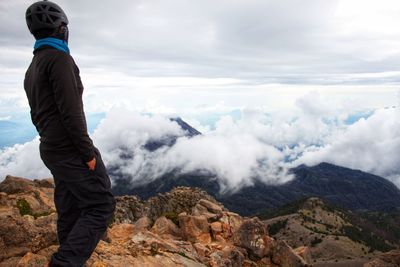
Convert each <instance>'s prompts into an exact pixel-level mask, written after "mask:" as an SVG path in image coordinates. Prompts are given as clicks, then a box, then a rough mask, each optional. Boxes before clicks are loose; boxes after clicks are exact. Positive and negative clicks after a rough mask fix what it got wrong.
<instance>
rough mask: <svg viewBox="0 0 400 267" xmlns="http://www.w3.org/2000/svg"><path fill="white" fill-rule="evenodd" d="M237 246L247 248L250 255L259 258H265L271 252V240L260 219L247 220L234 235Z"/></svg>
mask: <svg viewBox="0 0 400 267" xmlns="http://www.w3.org/2000/svg"><path fill="white" fill-rule="evenodd" d="M233 240H234V243H235V245H237V246H239V247H242V248H245V249H246V250H247V251H248V253H249V254H250V255H252V256H255V257H257V258H263V257H264V256H266V255H268V254H269V253H270V251H271V246H272V242H271V240H272V239H271V238H270V237H269V236H268V235H267V228H266V226H265V224H263V223H262V222H261V221H260V220H259V219H258V218H251V219H245V220H244V221H243V223H242V225H241V226H240V228H239V229H238V230H237V231H236V232H235V233H234V235H233Z"/></svg>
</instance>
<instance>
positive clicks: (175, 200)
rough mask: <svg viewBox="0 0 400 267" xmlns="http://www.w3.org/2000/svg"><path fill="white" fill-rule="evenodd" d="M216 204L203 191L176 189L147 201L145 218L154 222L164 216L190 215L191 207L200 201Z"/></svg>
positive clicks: (185, 188) (184, 188)
mask: <svg viewBox="0 0 400 267" xmlns="http://www.w3.org/2000/svg"><path fill="white" fill-rule="evenodd" d="M201 199H204V200H207V201H210V202H213V203H218V202H217V201H216V200H215V199H214V198H213V197H211V196H210V195H209V194H207V193H206V192H205V191H203V190H200V189H198V188H192V187H183V186H181V187H176V188H174V189H172V190H171V191H170V192H167V193H164V194H158V195H157V196H155V197H151V198H150V199H149V200H148V204H147V205H148V207H149V211H148V213H147V216H148V217H149V218H150V219H151V220H152V221H155V220H156V219H157V218H158V217H160V216H165V215H166V214H176V215H178V214H180V213H182V212H186V213H188V214H189V213H191V211H192V209H193V207H194V206H195V205H196V204H197V203H198V202H199V201H200V200H201Z"/></svg>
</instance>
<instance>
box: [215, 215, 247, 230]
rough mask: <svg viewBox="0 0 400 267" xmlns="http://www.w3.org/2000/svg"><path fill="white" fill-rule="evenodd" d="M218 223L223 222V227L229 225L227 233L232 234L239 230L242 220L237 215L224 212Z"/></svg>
mask: <svg viewBox="0 0 400 267" xmlns="http://www.w3.org/2000/svg"><path fill="white" fill-rule="evenodd" d="M219 221H220V222H223V223H224V225H229V228H230V230H229V231H230V232H231V233H234V232H236V231H237V230H239V228H240V226H241V225H242V223H243V218H242V217H241V216H240V215H239V214H237V213H234V212H230V211H225V212H224V213H223V214H222V217H221V218H220V219H219Z"/></svg>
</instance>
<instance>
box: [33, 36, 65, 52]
mask: <svg viewBox="0 0 400 267" xmlns="http://www.w3.org/2000/svg"><path fill="white" fill-rule="evenodd" d="M43 45H48V46H51V47H54V48H55V49H58V50H60V51H63V52H64V53H67V54H69V48H68V44H67V42H65V41H62V40H60V39H57V38H53V37H47V38H44V39H39V40H36V42H35V45H34V46H33V48H34V49H35V50H36V49H38V48H39V47H41V46H43Z"/></svg>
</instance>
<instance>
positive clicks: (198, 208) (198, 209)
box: [192, 203, 220, 222]
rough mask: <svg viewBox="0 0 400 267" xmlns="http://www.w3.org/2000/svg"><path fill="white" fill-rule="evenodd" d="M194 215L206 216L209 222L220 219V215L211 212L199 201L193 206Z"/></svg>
mask: <svg viewBox="0 0 400 267" xmlns="http://www.w3.org/2000/svg"><path fill="white" fill-rule="evenodd" d="M192 215H195V216H206V218H207V220H208V221H209V222H215V221H217V220H218V219H219V217H220V215H218V214H215V213H211V212H209V211H208V210H207V208H206V207H204V206H203V205H200V204H199V203H197V204H196V205H195V206H194V207H193V208H192Z"/></svg>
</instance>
